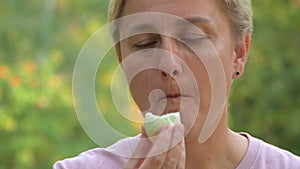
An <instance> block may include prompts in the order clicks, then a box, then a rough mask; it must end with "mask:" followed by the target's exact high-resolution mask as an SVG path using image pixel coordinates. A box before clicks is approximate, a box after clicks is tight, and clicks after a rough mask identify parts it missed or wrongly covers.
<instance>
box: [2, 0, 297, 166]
mask: <svg viewBox="0 0 300 169" xmlns="http://www.w3.org/2000/svg"><path fill="white" fill-rule="evenodd" d="M107 5H108V0H105V1H104V0H101V1H100V0H86V1H79V0H73V1H66V0H58V1H56V0H45V1H37V0H28V1H16V0H2V1H1V3H0V11H1V15H0V144H1V147H0V169H4V168H9V169H19V168H22V169H23V168H51V166H52V164H53V163H54V162H55V161H57V160H59V159H63V158H66V157H70V156H75V155H77V154H78V153H80V152H82V151H85V150H87V149H90V148H93V147H96V145H95V144H94V143H93V142H92V141H91V140H90V139H89V138H88V136H87V135H86V134H85V133H84V131H83V130H82V128H81V126H80V124H79V122H78V120H77V118H76V113H75V111H74V107H73V101H72V71H73V68H74V64H75V61H76V57H77V56H78V54H79V52H80V49H81V48H82V46H83V45H84V43H85V41H86V40H87V39H88V38H89V37H90V36H91V35H92V34H93V33H94V32H95V31H96V30H97V29H98V28H100V27H101V26H103V25H104V24H105V21H106V9H107ZM253 6H254V26H255V29H254V30H255V31H254V34H253V37H252V46H251V51H250V56H249V61H248V63H247V68H246V73H245V75H244V76H243V77H242V78H240V79H238V80H236V81H235V82H234V85H233V90H232V92H231V97H230V102H231V105H230V112H231V116H230V125H231V127H232V128H233V129H234V130H236V131H247V132H250V133H251V134H252V135H254V136H257V137H259V138H262V139H263V140H265V141H267V142H270V143H272V144H275V145H277V146H279V147H282V148H285V149H288V150H290V151H292V152H294V153H296V154H300V145H299V143H300V124H299V119H300V106H299V105H300V87H299V86H300V67H299V66H298V65H297V64H298V63H300V57H299V54H300V47H299V44H300V19H299V18H300V1H299V0H277V1H273V0H264V1H253ZM105 65H106V66H108V71H109V72H111V71H110V69H109V65H116V61H115V60H109V61H108V62H107V63H106V64H105ZM112 68H114V67H113V66H112ZM110 75H111V73H110V74H109V73H105V72H104V73H103V72H99V75H98V76H97V77H98V78H99V80H98V81H96V84H97V85H106V83H107V80H106V79H109V77H110ZM103 78H104V79H103ZM105 78H106V79H105ZM96 91H97V90H96ZM108 92H109V91H97V96H98V98H99V97H101V98H106V99H102V100H101V101H99V106H100V107H101V106H103V107H102V108H104V109H105V106H106V107H107V104H109V103H110V102H111V100H110V98H107V95H109V93H108ZM103 96H104V97H103ZM105 96H106V97H105ZM107 111H112V113H111V114H110V115H109V116H107V119H108V121H109V122H112V123H114V126H115V127H116V128H117V129H118V130H120V131H122V132H124V131H126V132H127V134H128V135H133V134H135V133H136V132H138V130H139V129H138V128H139V126H138V125H137V124H134V125H131V124H129V123H128V124H125V125H124V124H122V126H120V123H119V122H120V121H124V120H122V119H120V117H117V116H118V115H116V113H113V112H114V110H113V109H109V108H107ZM118 119H120V120H118Z"/></svg>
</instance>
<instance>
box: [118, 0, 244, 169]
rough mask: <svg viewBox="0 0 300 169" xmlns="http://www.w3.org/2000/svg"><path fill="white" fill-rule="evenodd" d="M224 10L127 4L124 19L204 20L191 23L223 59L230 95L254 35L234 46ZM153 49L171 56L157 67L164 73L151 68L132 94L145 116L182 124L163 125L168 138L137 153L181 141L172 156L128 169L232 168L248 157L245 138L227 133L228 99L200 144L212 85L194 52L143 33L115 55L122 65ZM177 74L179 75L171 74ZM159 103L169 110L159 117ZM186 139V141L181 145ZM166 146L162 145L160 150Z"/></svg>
mask: <svg viewBox="0 0 300 169" xmlns="http://www.w3.org/2000/svg"><path fill="white" fill-rule="evenodd" d="M221 11H222V10H221V9H220V6H219V5H218V4H217V3H216V2H215V1H204V0H190V1H180V0H157V1H148V0H127V1H126V3H125V6H124V8H123V11H122V16H126V15H130V14H134V13H140V12H162V13H168V14H172V15H176V16H179V17H181V18H191V17H196V16H201V17H203V18H206V19H207V21H205V22H203V21H195V22H192V23H193V24H194V25H196V26H197V27H198V28H199V29H200V30H201V31H202V33H203V35H204V38H203V39H201V44H202V45H203V46H205V45H207V46H209V47H213V48H214V49H215V51H214V52H215V54H216V55H218V57H219V58H220V60H221V62H222V65H223V69H224V73H225V78H226V87H225V88H226V94H227V95H228V93H229V90H230V86H231V83H232V80H233V79H234V78H238V77H240V76H241V75H242V74H243V72H244V66H245V64H246V61H247V57H248V49H249V45H250V35H245V36H244V37H243V38H242V39H243V40H242V41H241V42H236V41H235V40H234V39H233V36H232V33H231V29H230V25H229V21H228V18H227V17H226V15H225V14H224V13H222V12H221ZM145 44H146V45H145ZM141 45H142V46H143V47H142V48H141V47H140V46H141ZM137 46H138V47H137ZM152 48H158V49H161V50H164V51H168V52H169V53H170V54H169V55H166V56H164V57H161V58H160V59H159V60H158V62H159V66H160V67H161V68H163V69H164V70H166V71H162V70H157V69H148V70H144V71H142V72H140V73H139V74H137V75H136V76H135V77H134V78H133V80H132V81H131V82H130V84H129V86H130V91H131V94H132V96H133V98H134V100H135V102H136V103H137V105H138V106H139V108H140V109H141V111H142V112H144V111H149V110H150V111H152V112H153V113H154V114H155V113H156V114H166V113H170V112H177V111H180V112H181V118H182V119H181V120H182V123H183V125H176V126H174V127H168V126H165V127H164V128H163V129H162V130H161V133H165V134H161V135H158V137H157V139H156V140H155V141H154V142H153V143H151V142H150V141H144V142H140V143H139V145H138V146H137V148H136V150H135V152H134V154H152V153H153V152H156V151H158V150H159V149H161V146H166V147H170V146H171V147H172V146H174V145H175V144H176V143H178V142H179V144H176V146H175V147H174V148H172V149H170V150H169V151H166V152H164V153H162V154H159V155H156V156H153V157H148V158H139V159H136V158H132V159H130V160H129V162H128V164H127V165H126V166H125V168H152V169H154V168H168V169H172V168H204V169H205V168H210V169H211V168H234V167H235V166H236V165H237V164H238V163H239V162H240V160H241V159H242V157H243V155H244V154H245V152H246V150H247V145H248V142H247V139H246V138H245V137H243V136H241V135H239V134H237V133H235V132H232V131H231V130H230V129H229V128H228V125H227V100H226V104H225V109H224V112H223V114H222V118H221V121H220V123H219V125H218V127H217V129H216V130H215V132H214V133H213V135H212V136H211V137H210V138H209V139H208V140H207V141H206V142H205V143H203V144H199V143H198V137H199V133H200V131H201V128H202V126H203V123H204V120H205V118H206V117H207V113H208V111H209V107H210V106H211V105H210V103H211V102H210V99H211V83H210V80H209V76H208V72H207V70H206V69H205V66H204V65H203V63H202V61H201V59H199V58H198V57H197V55H196V54H195V53H194V52H193V51H191V50H190V49H188V48H187V47H185V46H184V45H182V44H181V43H179V42H178V41H177V40H176V39H174V38H172V37H169V36H165V35H160V34H142V35H137V36H133V37H130V38H127V39H125V40H123V41H121V42H120V44H119V45H118V46H117V47H116V52H117V55H118V57H119V61H120V62H122V60H124V58H126V57H127V56H129V55H130V54H132V53H134V52H137V51H139V50H142V49H152ZM180 60H181V61H183V62H181V61H180ZM183 64H186V65H188V68H189V69H190V70H191V71H192V73H193V76H194V77H195V79H196V82H197V86H198V88H197V89H195V88H191V87H190V86H189V83H190V79H189V78H187V77H188V76H186V74H187V69H186V68H185V66H183ZM131 66H134V65H131ZM174 70H176V73H175V75H171V73H172V72H173V71H174ZM237 71H239V72H240V75H236V74H235V72H237ZM125 74H126V71H125ZM178 84H180V86H183V88H182V90H180V89H179V85H178ZM154 89H160V90H161V91H163V93H164V94H165V97H164V98H163V99H162V98H161V97H162V96H161V95H159V94H153V95H150V93H151V91H153V90H154ZM197 91H199V92H197ZM198 97H200V104H197V103H198V100H197V98H198ZM149 98H150V99H149ZM149 100H150V101H149ZM161 100H164V102H163V103H164V104H165V106H166V107H165V108H164V109H163V110H162V112H158V109H156V108H157V107H160V106H161V105H162V104H163V103H162V101H161ZM181 103H182V104H183V105H187V106H186V107H187V108H184V106H182V105H181ZM191 107H196V108H197V109H198V111H197V112H196V113H195V114H191V113H190V108H191ZM196 116H197V117H196ZM195 117H196V118H195ZM187 128H191V130H187ZM184 136H185V138H184V140H182V138H183V137H184ZM142 138H145V139H146V140H147V138H148V137H147V135H146V134H145V131H144V130H142ZM162 143H164V144H163V145H162Z"/></svg>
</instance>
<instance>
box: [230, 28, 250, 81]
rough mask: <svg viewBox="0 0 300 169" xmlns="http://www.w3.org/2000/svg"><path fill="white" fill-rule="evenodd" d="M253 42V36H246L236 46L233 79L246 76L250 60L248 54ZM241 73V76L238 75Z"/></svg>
mask: <svg viewBox="0 0 300 169" xmlns="http://www.w3.org/2000/svg"><path fill="white" fill-rule="evenodd" d="M250 42H251V34H250V33H248V34H246V35H245V36H244V37H243V39H242V40H241V42H240V43H239V44H238V45H237V46H236V48H235V50H234V55H235V56H234V63H233V72H232V76H233V78H238V77H240V76H241V75H243V74H244V70H245V65H246V62H247V59H248V53H249V48H250ZM236 72H239V75H237V74H236Z"/></svg>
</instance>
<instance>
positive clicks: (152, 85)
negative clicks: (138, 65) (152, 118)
mask: <svg viewBox="0 0 300 169" xmlns="http://www.w3.org/2000/svg"><path fill="white" fill-rule="evenodd" d="M158 77H159V76H158V71H155V70H147V71H143V72H141V73H138V74H137V75H136V76H135V77H134V78H133V79H132V81H131V82H129V89H130V92H131V95H132V97H133V99H134V101H135V102H136V104H137V105H138V106H139V108H140V110H141V111H145V110H148V109H149V108H150V102H149V94H150V93H151V91H152V90H154V89H158V88H161V87H160V85H159V79H158Z"/></svg>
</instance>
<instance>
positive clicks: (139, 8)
mask: <svg viewBox="0 0 300 169" xmlns="http://www.w3.org/2000/svg"><path fill="white" fill-rule="evenodd" d="M141 12H162V13H168V14H172V15H175V16H178V17H181V18H190V17H195V16H201V17H203V18H207V19H210V20H215V19H217V18H219V17H222V14H221V10H220V5H218V3H216V2H215V0H209V1H207V0H126V1H125V5H124V7H123V9H122V13H121V16H125V15H130V14H134V13H141Z"/></svg>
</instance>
